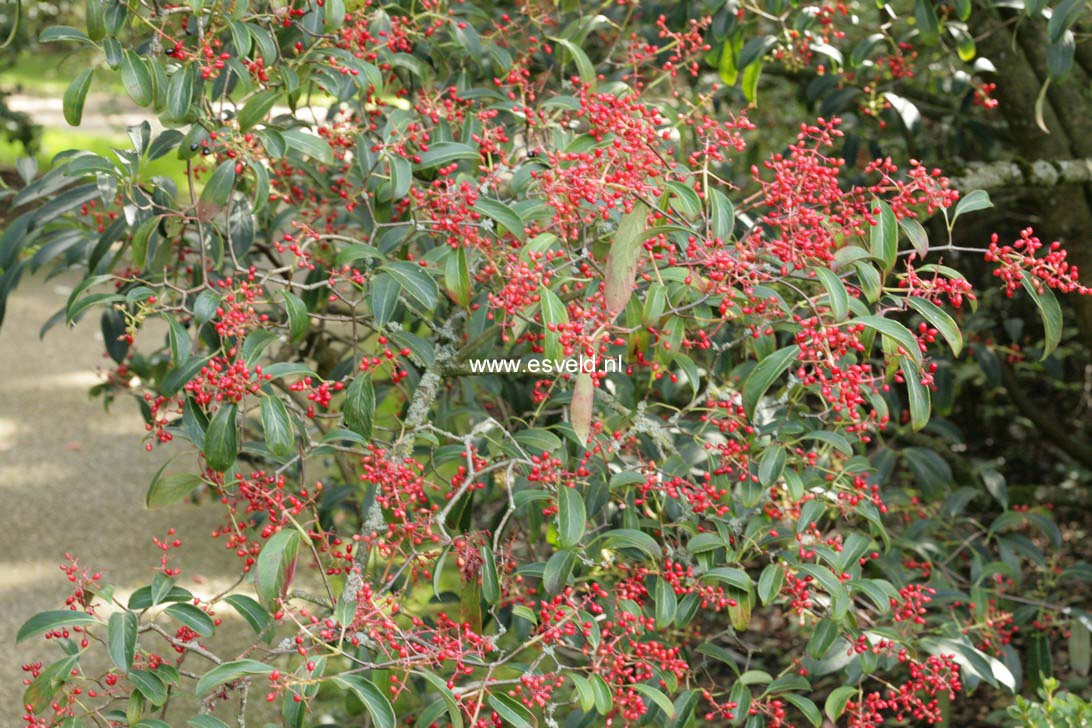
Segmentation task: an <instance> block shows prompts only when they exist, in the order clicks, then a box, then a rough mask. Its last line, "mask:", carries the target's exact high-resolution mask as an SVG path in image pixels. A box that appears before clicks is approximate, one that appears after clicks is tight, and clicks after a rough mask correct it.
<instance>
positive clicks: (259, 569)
mask: <svg viewBox="0 0 1092 728" xmlns="http://www.w3.org/2000/svg"><path fill="white" fill-rule="evenodd" d="M299 545H300V534H299V531H296V530H295V529H292V528H285V529H282V530H280V531H277V533H275V534H273V535H272V536H271V537H270V538H269V540H268V541H266V543H265V546H263V547H262V550H261V553H259V554H258V561H257V564H256V565H255V573H256V577H255V578H256V581H257V588H258V596H260V597H261V599H262V601H263V602H265V603H266V604H274V603H275V602H276V600H277V599H278V598H279V597H281V596H282V595H283V593H284V590H285V585H286V581H287V572H288V569H289V566H291V564H292V563H293V562H294V561H295V559H296V551H297V550H298V549H299Z"/></svg>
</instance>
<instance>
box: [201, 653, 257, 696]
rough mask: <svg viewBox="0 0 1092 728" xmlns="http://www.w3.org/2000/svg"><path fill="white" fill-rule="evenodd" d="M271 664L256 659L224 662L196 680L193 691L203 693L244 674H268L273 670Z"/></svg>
mask: <svg viewBox="0 0 1092 728" xmlns="http://www.w3.org/2000/svg"><path fill="white" fill-rule="evenodd" d="M275 669H276V668H274V667H273V666H272V665H267V664H265V663H264V662H258V661H257V660H234V661H232V662H225V663H223V664H220V665H217V666H216V667H214V668H212V669H211V670H209V671H208V672H206V673H205V674H204V675H202V676H201V679H199V680H198V681H197V687H196V689H195V692H196V693H197V695H198V696H201V695H204V694H206V693H208V692H209V691H211V690H212V689H213V688H215V687H217V686H219V685H223V684H224V683H226V682H231V681H232V680H238V679H239V678H241V677H245V676H246V675H268V674H269V673H271V672H273V670H275Z"/></svg>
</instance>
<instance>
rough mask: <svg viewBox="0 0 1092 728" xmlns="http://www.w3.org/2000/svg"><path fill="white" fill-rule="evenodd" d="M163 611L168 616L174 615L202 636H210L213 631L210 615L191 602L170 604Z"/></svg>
mask: <svg viewBox="0 0 1092 728" xmlns="http://www.w3.org/2000/svg"><path fill="white" fill-rule="evenodd" d="M163 613H164V614H166V615H167V616H169V617H174V618H175V619H177V620H178V621H179V622H181V623H182V624H184V625H186V626H187V627H189V628H190V629H192V630H193V631H194V632H196V633H197V634H199V635H201V636H202V637H210V636H212V633H213V631H214V630H215V629H216V626H215V625H214V624H213V622H212V617H210V616H209V615H207V614H205V613H204V612H202V611H201V610H200V609H198V608H197V607H195V606H194V605H192V604H185V603H183V602H179V603H176V604H172V605H170V606H169V607H167V608H166V609H164V610H163Z"/></svg>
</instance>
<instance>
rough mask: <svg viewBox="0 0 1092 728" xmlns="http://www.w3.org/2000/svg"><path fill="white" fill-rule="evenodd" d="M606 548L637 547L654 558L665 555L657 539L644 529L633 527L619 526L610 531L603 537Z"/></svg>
mask: <svg viewBox="0 0 1092 728" xmlns="http://www.w3.org/2000/svg"><path fill="white" fill-rule="evenodd" d="M603 547H604V548H612V549H619V548H625V549H636V550H638V551H642V552H644V553H645V554H647V555H648V556H649V557H651V558H653V559H658V558H660V557H662V556H663V551H662V549H661V548H660V544H658V543H656V539H654V538H652V536H649V535H648V534H647V533H645V532H644V531H638V530H636V529H632V528H618V529H615V530H613V531H609V532H608V533H607V534H606V536H605V537H604V539H603Z"/></svg>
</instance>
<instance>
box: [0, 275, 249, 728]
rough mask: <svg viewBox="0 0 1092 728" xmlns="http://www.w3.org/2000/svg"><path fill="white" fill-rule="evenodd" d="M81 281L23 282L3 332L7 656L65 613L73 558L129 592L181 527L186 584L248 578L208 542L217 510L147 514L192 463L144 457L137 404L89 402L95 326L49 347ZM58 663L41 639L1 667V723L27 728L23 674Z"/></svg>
mask: <svg viewBox="0 0 1092 728" xmlns="http://www.w3.org/2000/svg"><path fill="white" fill-rule="evenodd" d="M73 280H74V279H71V278H67V279H54V280H52V281H44V280H42V279H41V278H34V279H29V280H25V281H24V283H23V285H22V287H20V288H19V289H18V291H16V293H15V294H14V295H13V296H12V298H11V299H10V301H9V305H8V312H7V317H6V319H5V321H4V325H3V327H2V328H0V372H3V377H2V378H0V488H2V489H3V492H4V493H5V494H6V497H5V499H4V500H5V504H4V516H3V521H4V523H5V527H4V528H2V529H0V594H2V595H3V598H2V601H3V602H4V608H3V609H0V643H2V644H5V645H8V646H9V647H10V646H12V645H13V644H14V642H15V633H16V630H18V628H19V626H20V625H21V624H22V623H23V622H24V621H25V620H26V619H28V618H29V617H30V616H31V615H33V614H34V613H35V612H38V611H40V610H44V609H58V608H63V607H64V600H65V597H66V596H67V595H68V594H69V593H70V591H71V590H70V585H69V583H68V582H67V580H66V578H65V576H64V574H63V573H61V571H60V569H59V568H58V565H59V564H60V563H61V561H62V559H63V557H64V554H65V553H66V552H70V553H71V554H72V555H73V556H76V557H78V558H79V560H80V562H81V563H82V564H85V565H87V567H88V568H91V569H102V570H103V577H104V578H103V581H104V582H105V583H112V584H116V585H117V586H118V588H119V592H120V593H121V594H123V595H125V594H127V593H128V592H129V591H131V590H132V589H133V588H134V587H136V586H139V585H141V584H145V583H148V581H149V580H150V579H151V576H152V570H153V568H154V567H155V566H157V565H158V561H159V552H158V550H157V549H156V547H155V545H154V544H153V543H152V537H153V536H159V537H163V536H164V535H165V534H166V532H167V529H168V528H171V527H174V528H176V529H177V536H178V538H181V539H182V541H183V547H182V548H181V549H180V550H178V551H177V552H176V553H178V557H177V566H179V567H181V568H182V569H183V574H182V576H181V578H180V580H179V581H180V583H181V584H182V585H183V586H185V587H187V588H189V589H190V590H191V591H193V592H194V593H195V594H198V595H202V596H210V595H212V594H214V593H216V592H217V591H219V590H221V589H223V588H224V587H226V586H227V585H228V584H230V580H231V579H232V578H233V577H234V575H235V574H237V573H238V560H237V558H236V557H235V556H234V554H232V553H230V552H227V551H226V550H225V549H224V548H223V545H222V543H221V542H219V541H215V540H213V539H211V538H210V537H209V529H210V523H211V521H210V516H211V515H212V514H211V513H210V511H209V510H208V509H209V508H210V506H208V505H206V506H204V507H202V508H198V507H195V506H191V505H187V504H182V505H178V506H175V507H172V508H169V509H165V510H155V511H149V510H146V509H145V508H144V493H145V491H146V489H147V487H148V483H149V482H150V479H151V477H152V476H153V475H154V473H155V472H156V470H157V469H158V468H159V466H160V465H162V464H163V462H164V461H165V460H166V459H167V458H168V457H169V456H171V455H173V454H179V459H180V461H181V460H182V459H183V458H187V457H192V455H190V454H188V453H183V452H182V448H178V449H176V450H174V452H171V450H170V448H168V449H164V450H156V451H155V452H153V453H147V452H145V450H144V445H143V437H144V435H145V431H144V422H143V420H142V419H141V417H140V414H139V412H138V410H137V407H136V405H135V403H133V402H131V401H125V400H119V401H117V402H115V403H114V405H113V406H112V409H111V411H110V412H105V411H104V410H103V406H102V402H101V400H98V399H94V400H93V399H91V398H89V397H88V394H87V390H88V389H89V388H90V387H91V386H93V385H94V384H95V383H96V381H97V376H98V375H97V373H96V372H97V370H98V369H99V368H102V367H105V366H106V365H107V363H108V361H107V360H103V359H101V358H100V357H99V352H101V351H102V350H103V346H102V341H101V339H102V336H101V334H100V333H99V330H98V326H97V318H94V319H92V318H91V317H89V318H88V319H87V320H85V321H83V322H81V323H80V324H79V325H78V326H76V327H75V328H72V329H65V328H64V327H63V326H58V327H56V328H54V329H52V330H51V331H50V332H49V333H48V334H47V335H46V337H45V338H44V339H43V340H39V338H38V329H39V327H40V326H41V324H42V323H43V322H44V321H45V320H46V319H48V318H49V317H50V316H51V315H52V314H53V313H54V312H55V311H56V310H57V309H58V308H59V307H61V306H62V305H63V304H64V302H65V299H66V297H67V295H68V292H69V290H70V288H69V286H70V285H71V284H72V282H73ZM211 507H212V508H214V506H211ZM174 560H175V559H174V557H172V561H174ZM224 616H226V617H230V615H224ZM162 647H163V645H162V643H160V644H159V645H157V646H156V648H157V649H161V648H162ZM59 654H60V653H59V650H57V649H56V648H51V647H50V646H48V645H47V644H46V643H45V642H44V641H43V640H41V639H38V640H34V641H32V642H29V643H26V644H24V645H20V646H19V647H18V648H16V653H15V655H13V656H11V655H9V659H5V660H3V661H2V662H0V725H5V726H12V725H17V722H16V721H17V719H18V717H19V714H20V713H19V711H18V708H19V706H20V705H21V702H22V701H21V695H22V690H23V686H22V681H23V673H22V672H21V670H20V665H21V664H23V663H28V662H33V661H37V660H44V661H52V660H54V659H56V658H57V657H58V656H59ZM46 664H48V662H46ZM194 667H195V668H197V667H198V666H197V665H196V663H195V664H194ZM200 667H201V668H202V669H207V666H200Z"/></svg>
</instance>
